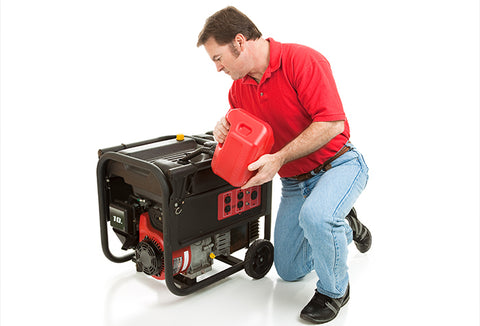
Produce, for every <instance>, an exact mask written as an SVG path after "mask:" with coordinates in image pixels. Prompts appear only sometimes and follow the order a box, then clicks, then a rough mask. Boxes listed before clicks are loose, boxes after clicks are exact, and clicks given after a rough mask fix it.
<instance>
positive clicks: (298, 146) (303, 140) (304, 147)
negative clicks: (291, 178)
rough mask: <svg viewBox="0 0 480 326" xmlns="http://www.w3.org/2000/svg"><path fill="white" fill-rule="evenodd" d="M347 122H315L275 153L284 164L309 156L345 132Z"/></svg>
mask: <svg viewBox="0 0 480 326" xmlns="http://www.w3.org/2000/svg"><path fill="white" fill-rule="evenodd" d="M344 126H345V123H344V121H343V120H341V121H319V122H313V123H312V124H311V125H310V126H309V127H308V128H307V129H305V130H304V131H303V132H302V133H301V134H300V135H298V137H297V138H295V139H294V140H292V141H291V142H290V143H288V144H287V145H286V146H285V147H283V148H282V149H281V150H280V151H278V152H277V153H275V154H274V156H276V158H277V159H278V160H280V161H281V162H282V165H284V164H286V163H288V162H291V161H294V160H296V159H299V158H301V157H304V156H307V155H309V154H311V153H313V152H315V151H316V150H318V149H320V148H322V147H323V146H325V145H326V144H328V142H329V141H330V140H332V139H333V138H334V137H335V136H337V135H339V134H340V133H342V132H343V129H344Z"/></svg>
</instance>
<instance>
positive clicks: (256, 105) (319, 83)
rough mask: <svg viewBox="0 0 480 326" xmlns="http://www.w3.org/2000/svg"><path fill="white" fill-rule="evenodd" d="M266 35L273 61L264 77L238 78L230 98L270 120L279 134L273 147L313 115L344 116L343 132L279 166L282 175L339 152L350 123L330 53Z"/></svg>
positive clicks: (298, 171) (334, 118) (232, 102)
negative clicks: (340, 95) (311, 151)
mask: <svg viewBox="0 0 480 326" xmlns="http://www.w3.org/2000/svg"><path fill="white" fill-rule="evenodd" d="M267 41H269V42H270V62H269V66H268V68H267V70H266V71H265V73H264V74H263V77H262V80H261V81H260V83H259V84H257V82H256V81H255V80H254V79H253V78H251V77H250V76H248V75H247V76H246V77H244V78H243V79H239V80H236V81H234V82H233V85H232V87H231V88H230V92H229V96H228V98H229V102H230V106H231V107H232V108H243V109H245V110H247V111H249V112H251V113H253V114H254V115H256V116H257V117H259V118H260V119H262V120H264V121H266V122H268V123H269V124H270V125H271V127H272V129H273V133H274V137H275V144H274V145H273V148H272V151H271V153H275V152H277V151H279V150H280V149H282V148H283V147H284V146H285V145H286V144H288V143H289V142H290V141H292V140H293V139H294V138H296V137H297V136H298V135H299V134H300V133H301V132H302V131H304V130H305V129H306V128H307V127H308V126H309V125H310V124H311V123H312V122H313V121H338V120H344V121H345V129H344V131H343V133H341V134H340V135H338V136H336V137H335V138H333V139H332V140H331V141H330V142H329V143H328V144H327V145H325V146H324V147H322V148H320V149H319V150H317V151H316V152H313V153H312V154H310V155H308V156H305V157H302V158H300V159H297V160H295V161H292V162H289V163H287V164H285V165H284V166H283V167H282V168H281V169H280V171H279V172H278V173H279V175H280V176H281V177H292V176H295V175H298V174H302V173H305V172H309V171H311V170H313V169H314V168H316V167H317V166H319V165H320V164H322V163H323V162H325V161H326V160H327V159H328V158H330V157H332V156H333V155H335V153H336V152H338V151H339V150H340V149H341V148H342V147H343V146H344V145H345V143H346V142H347V141H348V139H349V137H350V129H349V126H348V122H347V118H346V117H345V113H344V111H343V106H342V102H341V101H340V97H339V95H338V92H337V87H336V85H335V81H334V79H333V76H332V71H331V69H330V64H329V63H328V61H327V59H325V57H323V56H322V55H321V54H320V53H318V52H317V51H315V50H313V49H311V48H308V47H306V46H302V45H298V44H286V43H285V44H282V43H279V42H276V41H274V40H273V39H271V38H269V39H267Z"/></svg>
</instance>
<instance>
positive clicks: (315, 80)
mask: <svg viewBox="0 0 480 326" xmlns="http://www.w3.org/2000/svg"><path fill="white" fill-rule="evenodd" d="M292 59H293V60H294V62H293V64H292V67H294V87H295V88H296V90H297V94H298V99H299V101H300V103H301V104H302V106H303V107H304V108H305V110H306V111H307V112H308V114H309V115H310V116H311V118H312V120H313V121H338V120H345V119H346V117H345V112H344V110H343V105H342V102H341V100H340V96H339V94H338V91H337V86H336V84H335V80H334V79H333V74H332V71H331V68H330V64H329V62H328V61H327V59H326V58H325V57H323V56H322V55H321V54H320V53H318V52H316V51H315V50H313V49H308V50H307V51H304V52H303V53H299V54H298V55H296V56H294V57H293V58H292Z"/></svg>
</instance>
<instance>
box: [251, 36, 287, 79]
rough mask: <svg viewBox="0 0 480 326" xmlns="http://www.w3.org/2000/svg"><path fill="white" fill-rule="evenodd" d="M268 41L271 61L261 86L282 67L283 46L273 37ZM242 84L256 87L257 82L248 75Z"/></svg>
mask: <svg viewBox="0 0 480 326" xmlns="http://www.w3.org/2000/svg"><path fill="white" fill-rule="evenodd" d="M267 41H268V42H270V61H269V63H268V67H267V70H265V73H264V74H263V77H262V80H261V81H260V84H261V83H263V82H264V81H265V80H267V79H268V78H270V76H271V75H272V73H273V72H275V71H277V70H278V68H280V65H281V63H282V44H281V43H280V42H277V41H275V40H274V39H273V38H271V37H269V38H267ZM242 82H243V83H244V84H255V85H256V84H257V82H256V81H255V80H254V79H253V78H252V77H250V76H249V75H246V76H245V77H243V81H242Z"/></svg>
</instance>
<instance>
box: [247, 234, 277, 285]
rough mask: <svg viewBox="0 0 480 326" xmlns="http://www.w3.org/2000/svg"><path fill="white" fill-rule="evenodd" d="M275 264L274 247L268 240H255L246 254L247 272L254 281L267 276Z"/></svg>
mask: <svg viewBox="0 0 480 326" xmlns="http://www.w3.org/2000/svg"><path fill="white" fill-rule="evenodd" d="M272 264H273V245H272V243H271V242H270V241H268V240H266V239H257V240H255V241H254V242H253V243H252V244H251V245H250V247H248V250H247V253H246V254H245V272H246V273H247V275H248V276H250V277H252V278H254V279H257V280H258V279H261V278H262V277H264V276H265V275H267V273H268V271H269V270H270V268H271V267H272Z"/></svg>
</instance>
